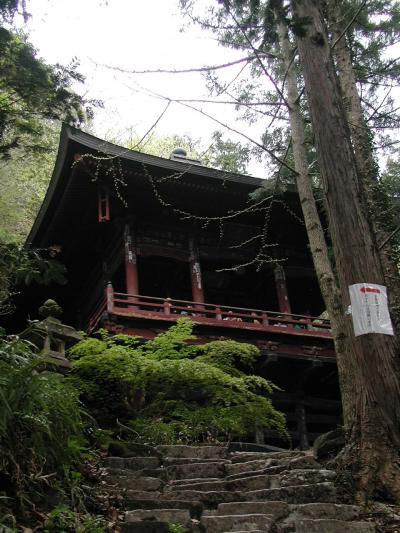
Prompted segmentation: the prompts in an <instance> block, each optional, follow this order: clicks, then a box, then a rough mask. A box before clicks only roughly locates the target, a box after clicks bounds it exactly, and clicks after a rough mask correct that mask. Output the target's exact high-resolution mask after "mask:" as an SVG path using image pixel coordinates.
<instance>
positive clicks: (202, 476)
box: [104, 446, 376, 533]
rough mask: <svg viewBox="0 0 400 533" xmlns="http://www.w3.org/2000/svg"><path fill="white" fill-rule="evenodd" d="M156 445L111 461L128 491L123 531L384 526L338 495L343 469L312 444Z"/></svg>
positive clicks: (359, 532) (315, 530)
mask: <svg viewBox="0 0 400 533" xmlns="http://www.w3.org/2000/svg"><path fill="white" fill-rule="evenodd" d="M148 450H149V451H150V452H151V454H152V455H149V456H143V457H129V458H126V457H125V458H121V457H108V458H107V459H105V462H104V466H105V479H106V483H107V484H108V486H109V489H110V490H114V491H117V492H118V493H119V494H120V493H121V492H122V491H123V494H124V506H125V509H126V510H125V512H124V517H125V518H124V522H123V523H121V525H120V529H119V531H122V533H169V532H170V531H171V530H172V531H179V533H180V532H181V531H188V532H193V533H228V532H236V533H239V532H247V533H373V532H375V531H376V529H375V526H374V525H373V524H372V523H371V522H366V521H362V520H361V519H360V514H361V510H360V509H359V508H358V507H357V506H354V505H345V504H341V503H338V497H337V491H336V487H335V484H334V478H335V472H334V471H332V470H326V469H324V468H323V467H322V466H321V465H320V464H319V463H318V462H317V461H316V460H315V459H314V458H313V456H312V455H311V454H310V453H309V452H299V451H285V452H271V453H260V452H251V453H248V452H247V453H246V452H232V453H229V452H228V449H227V448H226V447H223V446H158V447H156V448H148ZM171 524H174V525H175V528H171ZM177 525H180V526H181V528H178V527H176V526H177ZM170 528H171V529H170ZM184 528H185V529H184Z"/></svg>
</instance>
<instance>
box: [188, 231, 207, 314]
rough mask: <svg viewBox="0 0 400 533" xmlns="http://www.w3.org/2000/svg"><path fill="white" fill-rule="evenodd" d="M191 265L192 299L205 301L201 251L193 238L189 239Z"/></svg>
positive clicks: (201, 302)
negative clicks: (200, 259) (200, 258)
mask: <svg viewBox="0 0 400 533" xmlns="http://www.w3.org/2000/svg"><path fill="white" fill-rule="evenodd" d="M189 249H190V256H189V266H190V276H191V280H192V300H193V301H194V302H196V303H200V304H203V303H204V290H203V280H202V278H201V268H200V261H199V253H198V251H197V248H196V247H195V244H194V241H193V239H190V241H189Z"/></svg>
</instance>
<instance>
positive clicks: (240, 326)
mask: <svg viewBox="0 0 400 533" xmlns="http://www.w3.org/2000/svg"><path fill="white" fill-rule="evenodd" d="M181 317H187V318H189V319H190V320H192V321H193V322H194V324H195V329H196V328H197V330H199V331H200V330H204V329H205V328H206V329H207V331H209V332H210V331H212V328H214V329H215V332H216V333H218V334H219V335H221V334H222V335H223V336H226V338H237V337H238V336H240V334H241V333H242V332H243V333H244V332H249V333H250V332H253V336H254V338H257V339H258V341H259V342H257V344H260V339H265V343H266V345H267V348H268V349H269V351H276V352H277V353H279V352H282V350H283V351H285V352H289V353H290V355H293V354H294V352H296V353H299V352H304V353H305V354H306V355H308V356H311V357H313V358H316V357H318V358H322V359H323V358H329V359H331V358H333V357H334V354H333V350H332V349H331V348H330V345H331V342H329V341H331V340H332V333H331V328H330V323H329V321H328V320H322V319H320V318H318V317H310V316H305V315H295V314H289V313H282V312H274V311H267V310H262V309H246V308H241V307H230V306H224V305H215V304H209V303H198V302H194V301H186V300H174V299H171V298H157V297H153V296H143V295H135V294H126V293H121V292H114V290H113V288H112V287H111V285H109V287H108V288H107V290H106V294H105V296H104V297H103V298H102V299H101V301H100V302H99V304H98V306H97V308H96V309H95V310H94V312H93V313H92V314H91V317H90V319H89V322H88V326H87V331H88V333H92V332H93V331H94V330H95V329H96V328H97V327H99V326H100V324H105V327H106V328H107V329H110V330H112V331H119V329H120V327H119V326H118V325H119V324H122V323H124V324H125V327H124V330H127V332H128V333H129V334H135V332H136V333H138V334H140V332H141V329H140V326H138V324H140V323H141V322H142V323H143V324H146V326H145V330H146V331H147V332H150V331H151V328H149V324H150V323H151V322H153V323H160V322H161V323H163V325H164V327H168V326H169V325H172V324H173V323H174V322H176V321H177V320H178V319H179V318H181ZM133 322H134V323H135V325H136V326H135V327H134V328H132V327H129V326H130V324H133ZM144 336H145V337H147V338H149V337H151V336H152V335H151V334H150V335H149V334H146V335H144ZM208 337H210V336H209V335H208ZM284 339H286V340H289V339H290V340H289V343H286V344H285V342H284ZM321 341H322V347H320V346H321ZM324 341H325V343H324ZM326 341H328V344H326ZM293 342H295V345H296V349H295V350H293V349H291V348H290V346H293ZM261 344H262V340H261ZM303 344H304V345H303ZM300 347H302V348H303V350H302V349H301V348H300Z"/></svg>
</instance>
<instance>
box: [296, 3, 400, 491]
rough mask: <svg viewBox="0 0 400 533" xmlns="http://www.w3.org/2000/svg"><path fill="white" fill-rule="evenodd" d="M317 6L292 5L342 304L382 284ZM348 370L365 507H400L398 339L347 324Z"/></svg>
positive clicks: (348, 457)
mask: <svg viewBox="0 0 400 533" xmlns="http://www.w3.org/2000/svg"><path fill="white" fill-rule="evenodd" d="M319 5H320V3H317V2H315V1H313V0H292V6H293V13H294V16H295V18H296V19H297V20H301V21H303V24H304V30H305V34H303V33H300V34H298V35H297V44H298V50H299V55H300V61H301V67H302V71H303V76H304V82H305V88H306V91H307V97H308V103H309V107H310V114H311V121H312V126H313V130H314V135H315V144H316V151H317V157H318V162H319V166H320V170H321V178H322V183H323V188H324V193H325V198H326V207H327V212H328V218H329V227H330V234H331V237H332V242H333V247H334V252H335V258H336V266H337V273H338V279H339V286H340V290H341V294H342V301H343V303H344V304H345V305H347V304H348V303H349V291H348V287H349V285H352V284H354V283H363V282H368V283H379V284H383V283H384V273H383V269H382V266H381V261H380V257H379V251H378V246H377V243H376V239H375V235H374V234H373V232H372V230H371V225H370V223H369V220H368V212H367V209H366V206H365V200H364V198H363V191H362V190H361V189H360V187H359V181H358V175H357V165H356V161H355V158H354V154H353V149H352V145H351V141H350V132H349V129H348V126H347V121H346V117H345V111H344V109H343V102H342V97H341V94H340V90H339V85H338V80H337V77H336V73H335V69H334V66H333V62H332V58H331V54H330V48H329V45H328V40H327V36H326V33H325V28H324V24H323V20H322V17H321V14H320V11H319V8H318V6H319ZM347 334H348V337H349V343H350V348H351V349H350V351H349V359H351V361H349V365H350V372H352V373H353V374H354V389H355V394H356V402H355V415H354V419H353V421H352V425H351V428H350V443H349V445H348V447H347V450H346V453H345V454H344V456H343V457H344V459H345V461H346V462H347V463H348V464H349V465H350V466H351V468H352V471H353V477H354V480H355V482H356V485H357V489H358V492H357V495H358V498H359V499H360V500H364V501H365V500H366V499H367V498H369V497H371V496H372V495H373V494H374V492H375V491H376V492H378V493H380V494H385V495H386V496H387V497H389V498H392V499H393V500H395V501H397V502H400V455H399V449H400V430H399V420H400V386H399V381H398V378H397V375H398V374H397V367H396V357H395V355H396V349H397V341H396V337H394V336H389V335H381V334H368V335H361V336H359V337H357V338H355V337H354V333H353V328H352V325H351V323H350V322H348V323H347ZM345 361H346V363H347V359H346V360H345Z"/></svg>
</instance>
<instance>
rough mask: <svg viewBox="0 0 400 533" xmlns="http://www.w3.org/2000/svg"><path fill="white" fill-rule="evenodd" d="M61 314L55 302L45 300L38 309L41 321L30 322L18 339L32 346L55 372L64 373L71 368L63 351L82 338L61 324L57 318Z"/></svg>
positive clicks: (69, 327)
mask: <svg viewBox="0 0 400 533" xmlns="http://www.w3.org/2000/svg"><path fill="white" fill-rule="evenodd" d="M61 314H62V309H61V307H60V306H59V305H58V304H57V302H55V301H54V300H46V301H45V302H44V304H43V305H42V306H41V307H39V316H40V317H41V318H42V320H35V321H33V322H31V323H30V324H29V326H28V327H27V329H25V330H24V331H23V332H22V333H21V334H20V337H21V338H22V339H26V340H28V341H29V342H31V343H32V344H34V345H35V346H36V348H37V349H38V353H39V355H40V356H41V357H42V358H43V360H44V361H45V362H46V363H49V366H55V367H56V371H57V372H61V373H65V372H67V371H68V370H70V369H71V368H72V365H71V362H70V361H69V360H68V359H67V358H66V356H65V350H66V348H69V347H70V346H73V345H74V344H76V343H77V342H79V341H80V340H82V336H81V335H80V334H79V333H78V332H77V331H76V330H75V329H74V328H73V327H71V326H67V325H66V324H63V323H62V322H61V320H60V319H59V318H58V317H60V316H61Z"/></svg>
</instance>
